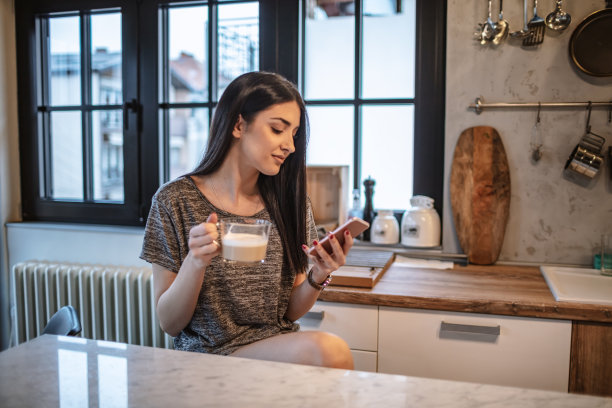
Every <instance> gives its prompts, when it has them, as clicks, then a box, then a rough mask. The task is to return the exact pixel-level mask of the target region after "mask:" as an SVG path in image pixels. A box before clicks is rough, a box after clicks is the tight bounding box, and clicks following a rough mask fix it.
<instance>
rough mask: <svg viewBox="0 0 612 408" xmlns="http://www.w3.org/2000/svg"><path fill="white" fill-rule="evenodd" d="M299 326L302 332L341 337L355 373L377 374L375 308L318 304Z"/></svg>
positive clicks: (376, 312) (376, 320) (300, 321)
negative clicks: (351, 356) (322, 333)
mask: <svg viewBox="0 0 612 408" xmlns="http://www.w3.org/2000/svg"><path fill="white" fill-rule="evenodd" d="M298 323H299V324H300V327H301V330H320V331H325V332H329V333H333V334H335V335H337V336H340V337H341V338H342V339H344V341H346V343H347V344H348V346H349V347H350V348H351V352H352V353H353V360H354V362H355V369H356V370H360V371H372V372H375V371H376V367H377V353H376V352H377V349H378V306H371V305H353V304H348V303H333V302H323V301H319V302H317V303H315V305H314V306H313V307H312V309H310V311H309V312H308V313H307V314H306V315H304V316H303V317H302V318H301V319H299V320H298Z"/></svg>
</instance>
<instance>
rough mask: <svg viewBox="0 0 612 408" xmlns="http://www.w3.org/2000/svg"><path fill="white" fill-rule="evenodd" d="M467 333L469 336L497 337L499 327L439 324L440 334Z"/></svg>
mask: <svg viewBox="0 0 612 408" xmlns="http://www.w3.org/2000/svg"><path fill="white" fill-rule="evenodd" d="M442 332H453V333H469V334H485V335H488V336H499V333H500V326H499V325H498V326H475V325H471V324H455V323H446V322H442V323H441V324H440V333H442Z"/></svg>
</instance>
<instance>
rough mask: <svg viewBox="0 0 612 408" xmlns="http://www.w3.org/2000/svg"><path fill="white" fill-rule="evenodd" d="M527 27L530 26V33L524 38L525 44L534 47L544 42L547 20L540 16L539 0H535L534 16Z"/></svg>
mask: <svg viewBox="0 0 612 408" xmlns="http://www.w3.org/2000/svg"><path fill="white" fill-rule="evenodd" d="M527 27H529V35H528V36H527V37H525V39H523V46H524V47H532V46H534V45H538V44H542V42H543V41H544V29H545V28H546V22H545V21H544V19H543V18H542V17H540V16H538V0H533V18H532V19H531V20H529V23H528V24H527Z"/></svg>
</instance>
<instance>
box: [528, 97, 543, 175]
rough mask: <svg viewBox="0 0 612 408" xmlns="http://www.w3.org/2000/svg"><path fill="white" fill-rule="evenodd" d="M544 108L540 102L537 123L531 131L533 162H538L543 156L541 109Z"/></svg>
mask: <svg viewBox="0 0 612 408" xmlns="http://www.w3.org/2000/svg"><path fill="white" fill-rule="evenodd" d="M541 110H542V104H541V103H540V102H538V113H537V116H536V122H535V125H533V129H532V132H531V142H530V145H531V162H532V163H534V164H535V163H537V162H539V161H540V159H541V158H542V145H543V143H542V129H541V126H540V111H541Z"/></svg>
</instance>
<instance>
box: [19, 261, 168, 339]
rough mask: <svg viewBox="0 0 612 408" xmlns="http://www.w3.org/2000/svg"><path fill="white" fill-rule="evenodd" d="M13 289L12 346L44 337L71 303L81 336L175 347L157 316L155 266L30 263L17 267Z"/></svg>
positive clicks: (20, 264)
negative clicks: (49, 325) (51, 321)
mask: <svg viewBox="0 0 612 408" xmlns="http://www.w3.org/2000/svg"><path fill="white" fill-rule="evenodd" d="M10 285H11V305H12V308H11V309H12V310H11V314H12V337H11V343H12V344H13V345H17V344H19V343H22V342H24V341H27V340H30V339H33V338H35V337H37V336H39V335H40V334H41V333H42V331H43V329H44V327H45V325H46V324H47V321H49V319H50V318H51V316H53V314H54V313H55V312H56V311H57V310H59V308H60V307H62V306H65V305H72V306H73V307H74V308H75V309H76V311H77V314H78V315H79V318H80V320H81V326H82V328H83V330H82V332H81V334H80V336H81V337H85V338H88V339H94V340H108V341H118V342H123V343H129V344H139V345H143V346H153V347H163V348H172V338H171V337H170V336H168V335H167V334H165V333H164V332H163V331H162V330H161V328H160V326H159V321H158V320H157V316H156V315H155V303H154V302H155V300H154V299H155V298H154V292H153V274H152V271H151V268H150V267H140V268H139V267H124V266H110V265H85V264H73V263H57V262H46V261H30V262H23V263H18V264H16V265H15V266H13V268H12V269H11V283H10Z"/></svg>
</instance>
